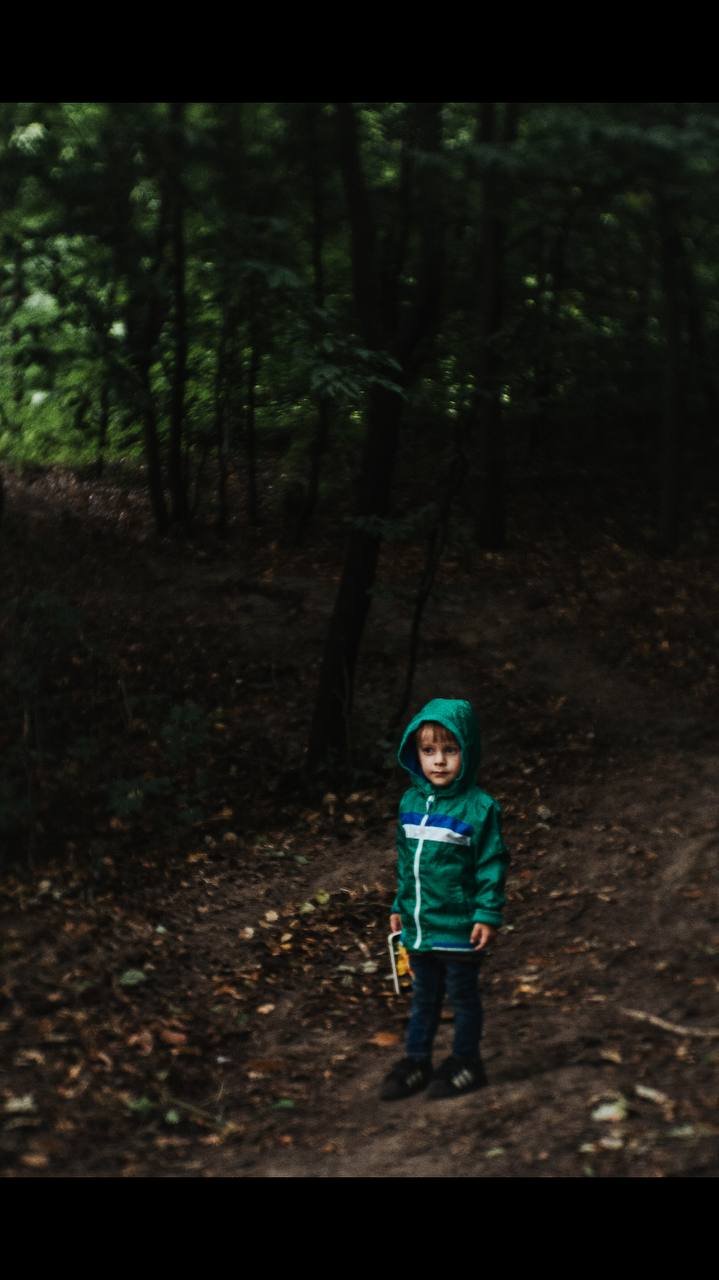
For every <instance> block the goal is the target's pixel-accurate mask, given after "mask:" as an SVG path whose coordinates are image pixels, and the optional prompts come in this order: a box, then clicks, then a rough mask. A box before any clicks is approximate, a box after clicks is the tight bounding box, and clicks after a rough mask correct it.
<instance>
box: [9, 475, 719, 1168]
mask: <svg viewBox="0 0 719 1280" xmlns="http://www.w3.org/2000/svg"><path fill="white" fill-rule="evenodd" d="M7 487H8V511H7V514H6V519H5V524H4V527H3V550H2V557H3V569H2V572H3V591H4V595H5V596H6V598H7V597H8V596H9V597H12V596H15V597H17V596H22V595H23V593H25V592H27V591H30V590H32V591H35V592H37V591H41V590H46V591H52V592H55V593H60V594H61V595H62V597H63V598H64V599H66V600H67V601H69V602H70V604H71V605H72V607H73V608H75V609H76V610H78V611H79V614H80V615H81V618H82V628H81V634H82V642H81V643H78V644H76V645H74V647H73V645H70V646H69V648H68V650H67V652H66V653H65V655H64V656H62V657H61V658H53V661H54V662H55V666H54V667H53V668H52V672H51V676H52V679H50V676H48V678H47V680H46V686H45V690H44V693H43V695H42V696H43V697H44V698H45V701H46V703H47V707H48V710H47V712H46V718H47V724H48V737H49V738H50V739H51V738H52V733H51V730H52V723H53V722H52V714H51V706H52V705H55V706H56V707H57V706H59V705H60V703H59V702H58V700H62V699H63V698H65V699H69V700H70V701H69V703H68V704H67V705H68V706H71V707H72V708H74V711H73V715H74V716H75V717H76V719H77V722H78V724H80V722H82V725H81V727H82V728H83V734H84V738H83V741H85V742H86V743H87V742H90V744H91V746H90V748H88V747H87V746H85V747H84V748H82V749H81V748H77V750H76V749H75V747H73V745H72V741H70V740H68V742H69V745H68V747H67V750H66V751H64V755H63V752H61V751H60V750H59V748H58V749H57V751H56V755H55V757H52V741H49V744H48V745H47V747H46V751H47V753H48V754H47V757H46V762H45V773H44V774H43V771H42V768H41V767H40V765H37V767H36V769H35V775H34V776H35V788H36V791H35V799H34V813H33V819H34V833H33V835H32V840H31V843H30V845H29V850H28V852H25V853H21V857H20V861H19V862H16V863H15V864H14V865H6V867H5V871H4V874H3V883H2V887H1V890H0V891H1V894H2V898H1V901H0V916H1V918H0V924H1V926H2V947H3V954H2V972H1V974H0V983H2V985H1V986H0V994H1V995H2V997H3V1004H2V1006H0V1044H2V1055H1V1058H0V1161H1V1162H2V1171H3V1173H4V1175H5V1176H6V1177H15V1178H25V1177H46V1178H57V1177H138V1176H149V1177H244V1178H247V1177H252V1178H268V1177H269V1178H272V1177H290V1178H292V1177H303V1178H304V1177H322V1178H353V1177H354V1178H356V1177H370V1178H374V1177H408V1176H409V1177H438V1176H440V1177H444V1176H448V1177H514V1178H516V1177H542V1178H552V1177H586V1176H590V1177H591V1176H595V1177H600V1178H607V1177H631V1178H636V1177H667V1176H670V1177H691V1176H716V1175H717V1173H719V1143H718V1138H719V1109H718V1106H717V1104H718V1102H719V1089H718V1087H717V1077H718V1074H719V1072H718V1067H719V1015H718V1013H717V989H718V987H719V982H718V981H717V965H716V957H717V955H719V902H718V900H717V888H716V851H717V776H719V734H718V733H717V716H716V694H717V665H716V662H717V659H716V652H717V639H719V581H718V579H717V574H716V556H715V554H710V551H709V549H708V547H707V544H706V543H701V542H700V541H698V540H695V541H693V542H691V543H690V544H689V545H688V547H687V548H686V549H684V550H683V551H682V552H681V554H680V555H678V556H676V557H672V558H665V559H660V558H657V557H655V556H653V555H652V554H651V553H650V552H649V551H648V550H646V549H643V548H641V547H637V546H636V545H630V540H629V539H628V538H625V539H623V538H622V536H621V531H620V533H619V534H618V533H617V530H616V529H612V528H610V527H608V526H607V525H606V524H604V525H602V522H601V521H599V522H597V521H596V520H595V519H594V518H593V513H591V512H587V515H586V519H584V518H583V516H582V512H581V507H582V501H581V495H580V497H579V498H577V496H576V495H574V494H569V495H567V496H566V497H565V498H563V499H562V501H561V502H560V501H559V500H557V503H556V504H555V506H554V510H555V512H556V513H557V514H556V521H555V524H554V525H553V526H552V527H551V528H547V521H546V519H545V516H544V514H543V512H542V510H541V507H540V506H537V507H536V508H535V507H533V506H532V503H533V502H535V501H537V499H535V498H533V497H532V496H531V495H525V498H524V499H523V501H524V503H525V506H524V508H523V509H519V508H518V509H517V515H516V525H517V528H516V529H514V530H513V537H512V541H511V545H510V546H509V548H508V550H507V551H506V552H503V553H501V554H500V553H482V552H476V551H472V550H471V549H468V548H467V547H464V546H459V547H455V546H453V545H450V547H449V550H448V552H447V555H446V557H445V560H444V562H443V566H442V572H441V574H440V577H439V579H438V582H437V585H436V588H435V591H434V594H433V596H432V599H431V601H430V604H429V607H428V610H427V615H426V619H425V623H424V627H423V636H422V648H421V653H420V664H419V667H418V671H417V678H416V681H415V688H414V692H413V698H412V710H414V709H415V708H416V707H418V706H419V705H421V704H422V702H423V701H425V700H426V699H427V698H428V697H431V696H466V697H469V698H470V699H471V700H472V701H473V702H474V703H475V705H476V706H477V708H478V710H479V713H480V718H481V721H482V724H483V728H484V733H485V743H484V764H483V772H482V784H483V786H484V787H485V789H486V790H488V791H489V792H490V793H492V794H493V795H495V796H496V797H497V798H498V800H499V801H500V802H501V804H502V807H503V812H504V832H505V839H506V842H507V844H508V847H509V849H510V853H511V858H512V861H511V867H510V874H509V880H508V905H507V911H506V926H505V928H504V929H503V930H502V932H501V933H500V934H499V936H498V937H497V939H496V940H495V942H494V944H493V947H492V953H491V955H489V956H487V958H486V959H485V961H484V963H483V969H482V981H483V992H484V1004H485V1016H486V1030H485V1039H484V1057H485V1061H486V1067H487V1073H488V1077H489V1085H488V1087H487V1088H486V1089H483V1090H481V1091H479V1092H476V1093H473V1094H469V1095H466V1096H465V1097H463V1098H460V1099H454V1100H449V1101H447V1100H442V1101H431V1100H429V1099H427V1098H426V1097H425V1096H423V1095H419V1096H417V1097H415V1098H413V1099H410V1100H408V1101H404V1102H396V1103H383V1102H381V1101H380V1100H379V1098H378V1090H379V1086H380V1082H381V1080H382V1077H383V1076H384V1074H385V1072H386V1071H387V1069H388V1067H389V1066H390V1065H391V1063H392V1062H393V1061H394V1060H395V1059H396V1058H397V1057H399V1056H402V1052H403V1050H402V1039H403V1028H404V1024H405V1020H406V1016H407V1009H408V1002H409V997H408V993H407V990H406V989H405V990H403V992H402V994H401V995H400V996H396V995H395V994H394V991H393V988H392V984H391V981H390V976H389V965H388V958H387V950H386V934H387V929H388V919H387V916H388V907H389V904H390V902H391V900H392V895H393V890H394V882H393V873H394V854H393V837H394V827H395V813H396V804H397V800H398V797H399V794H400V792H401V789H402V787H403V785H404V784H403V779H402V777H401V776H400V771H399V770H398V769H396V768H393V767H392V762H391V758H392V752H393V745H392V740H391V739H392V735H391V734H390V735H389V736H388V730H387V721H388V720H389V719H390V713H391V711H392V709H393V707H394V705H395V703H396V699H397V697H398V696H399V688H400V686H401V681H402V676H403V672H404V666H405V662H406V646H407V632H408V618H409V613H408V607H409V604H410V601H411V593H412V587H413V582H414V581H415V578H416V575H417V573H418V570H419V568H420V565H421V558H422V549H421V548H420V547H416V546H412V545H405V544H393V545H392V546H391V547H389V548H388V550H387V551H386V552H385V554H384V556H383V559H382V565H381V573H380V588H379V589H378V590H377V592H376V593H375V599H374V602H373V610H372V615H371V620H370V625H369V627H368V632H367V636H366V639H365V642H364V645H363V650H362V657H361V672H360V680H359V687H358V691H357V717H356V718H357V722H358V725H359V726H360V727H359V730H358V740H357V743H356V745H355V764H356V776H355V781H354V783H353V785H352V789H351V790H348V791H347V792H346V793H334V792H329V791H325V792H324V794H322V793H318V794H317V795H316V796H308V795H306V794H303V793H302V790H301V788H300V786H299V784H298V781H297V769H298V766H299V764H300V762H301V752H302V745H303V741H304V738H305V736H306V732H307V724H308V718H309V714H310V710H311V705H312V697H313V692H314V686H315V683H316V677H317V672H318V667H319V659H320V656H321V645H322V640H323V635H324V630H325V626H326V621H327V616H328V611H329V609H330V607H331V603H332V599H333V593H334V590H335V586H336V581H337V576H338V574H339V569H340V557H341V549H339V544H336V545H334V544H330V543H327V544H322V545H319V544H312V545H311V546H308V548H307V549H305V550H289V549H286V548H283V547H281V546H279V545H278V544H277V543H276V542H270V541H268V540H267V539H266V538H264V537H263V536H262V535H261V534H255V535H250V534H248V533H247V532H246V531H245V532H243V533H242V534H239V533H237V534H236V535H233V539H231V540H230V542H229V543H228V544H227V545H220V544H219V543H216V542H214V541H213V540H212V538H211V537H210V536H209V535H207V536H205V537H203V538H198V539H196V540H195V541H194V542H193V544H192V545H191V547H190V548H183V547H182V546H180V545H178V544H176V543H173V542H171V541H165V542H163V543H159V542H157V540H155V539H154V538H153V537H152V536H151V534H150V533H149V531H148V530H147V528H146V513H145V506H144V498H143V497H142V494H141V493H140V492H139V491H135V490H133V489H132V487H131V486H125V487H122V486H119V485H113V484H112V483H111V482H110V481H106V482H103V483H99V482H97V481H95V482H93V481H89V480H87V481H80V480H77V479H75V478H74V477H72V476H71V475H70V474H69V473H48V474H47V475H46V476H43V477H40V478H38V479H36V480H35V482H34V483H33V484H28V483H23V482H21V481H20V480H19V479H17V480H15V481H11V482H9V483H8V486H7ZM518 501H519V500H518ZM520 516H521V520H520ZM533 520H534V526H533V524H532V521H533ZM562 521H564V523H562ZM520 525H521V528H522V532H521V533H520V532H519V529H520ZM540 529H541V532H542V536H541V539H540V536H539V534H540ZM7 625H8V626H9V625H10V624H9V623H8V624H7ZM53 699H54V700H55V703H53ZM188 704H190V705H191V707H200V708H201V710H202V714H203V717H204V719H203V720H202V725H201V726H199V722H197V721H192V716H191V715H190V720H189V721H187V720H185V721H182V720H181V718H180V719H179V720H178V718H177V715H176V716H175V719H174V720H173V719H172V714H170V715H169V719H168V715H167V708H168V707H169V708H170V712H172V708H173V707H178V706H180V707H182V706H184V707H185V708H186V707H187V705H188ZM17 705H18V707H20V706H21V703H20V702H18V704H17ZM63 705H65V704H63ZM4 714H5V719H4V720H3V722H2V725H1V726H0V727H1V728H2V729H3V732H4V735H5V738H6V739H9V737H10V734H11V732H12V726H11V724H10V721H11V716H12V715H14V714H15V712H14V711H12V709H8V707H6V711H5V713H4ZM17 714H20V712H18V713H17ZM63 715H66V712H63ZM163 717H164V719H163ZM163 724H164V726H165V727H164V729H163ZM168 724H170V725H172V724H174V725H175V730H176V732H175V738H174V739H173V737H172V730H171V729H168V728H167V725H168ZM178 724H184V725H185V729H184V730H182V729H178V728H177V726H178ZM188 724H189V725H190V728H189V729H188V728H187V725H188ZM191 730H192V732H191ZM58 732H59V731H58ZM163 733H164V737H163ZM192 733H194V734H195V735H196V739H193V737H192ZM183 734H184V736H183ZM203 735H205V736H204V737H203ZM58 740H59V739H58ZM73 741H74V740H73ZM173 743H174V746H173ZM188 743H189V747H188ZM193 743H194V745H193ZM92 744H95V745H94V747H93V746H92ZM173 750H174V755H173ZM83 751H84V754H83ZM73 753H74V754H73ZM51 757H52V759H55V760H56V761H60V760H61V759H63V758H64V763H63V765H62V768H60V765H59V764H56V767H55V768H54V769H51V768H50V766H49V765H48V763H47V761H48V760H49V759H50V758H51ZM168 758H170V760H171V763H170V764H169V765H168ZM41 763H42V762H41ZM200 766H202V768H201V767H200ZM133 770H134V774H135V775H136V776H137V779H139V780H140V781H137V780H136V782H135V783H134V784H132V785H131V783H132V780H130V783H128V788H129V789H128V790H127V792H126V794H125V797H124V802H123V803H119V802H118V800H117V794H118V793H117V791H112V780H113V779H115V780H116V779H117V778H118V777H119V778H123V777H129V775H131V774H133ZM168 770H169V777H170V783H169V788H168V783H167V777H168ZM153 779H154V780H155V782H156V783H157V785H156V786H155V787H154V789H153V786H152V783H153ZM158 779H162V780H163V781H162V783H161V784H160V783H159V782H158ZM143 780H144V781H143ZM143 788H144V790H143ZM108 795H109V796H111V797H112V796H114V797H115V799H114V801H113V802H112V803H110V802H109V801H108ZM198 795H199V797H200V802H199V807H198V805H197V803H196V802H197V797H198ZM113 805H114V808H113ZM450 1037H451V1023H450V1022H449V1021H443V1022H442V1024H441V1026H440V1032H439V1037H438V1041H439V1043H438V1047H437V1052H438V1056H443V1055H444V1053H446V1052H448V1051H449V1044H450Z"/></svg>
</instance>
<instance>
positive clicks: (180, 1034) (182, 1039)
mask: <svg viewBox="0 0 719 1280" xmlns="http://www.w3.org/2000/svg"><path fill="white" fill-rule="evenodd" d="M159 1035H160V1039H161V1040H162V1042H163V1044H187V1036H186V1035H185V1033H184V1031H173V1030H172V1029H171V1028H170V1027H162V1028H161V1029H160V1032H159Z"/></svg>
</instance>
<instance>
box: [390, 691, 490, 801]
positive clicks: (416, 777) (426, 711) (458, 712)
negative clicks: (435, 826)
mask: <svg viewBox="0 0 719 1280" xmlns="http://www.w3.org/2000/svg"><path fill="white" fill-rule="evenodd" d="M426 720H435V721H436V722H437V724H441V725H443V726H444V728H445V729H449V732H450V733H453V734H454V736H455V738H456V739H457V741H458V743H459V745H460V747H461V749H462V769H461V771H460V774H459V777H458V778H455V780H454V782H452V783H450V785H449V786H448V787H442V788H441V791H442V795H443V796H454V795H457V794H458V793H459V792H460V791H464V790H465V789H466V788H467V787H471V786H473V785H474V783H475V782H476V779H477V770H478V768H479V761H480V755H481V740H480V735H479V721H478V719H477V717H476V715H475V713H474V708H473V706H472V704H471V702H467V700H466V698H433V699H432V701H431V702H428V703H426V704H425V706H423V707H422V710H421V711H418V712H417V715H416V716H415V717H414V719H413V720H410V722H409V724H408V725H407V728H406V729H405V731H404V734H403V735H402V742H401V744H400V748H399V752H398V753H397V759H398V760H399V762H400V764H401V765H402V768H403V769H406V770H407V772H408V773H409V774H410V776H411V778H412V781H413V783H414V784H415V786H418V787H419V788H420V789H421V790H422V791H426V792H430V791H432V790H433V788H432V785H431V783H430V782H429V780H428V779H427V778H425V776H424V774H423V773H422V766H421V765H420V763H419V757H418V755H417V745H416V742H415V738H414V735H415V733H416V731H417V729H419V727H420V725H421V724H424V722H425V721H426Z"/></svg>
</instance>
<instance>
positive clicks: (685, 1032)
mask: <svg viewBox="0 0 719 1280" xmlns="http://www.w3.org/2000/svg"><path fill="white" fill-rule="evenodd" d="M619 1012H620V1013H625V1014H626V1015H627V1017H628V1018H637V1019H638V1021H639V1022H651V1024H652V1026H653V1027H661V1029H662V1031H672V1032H673V1033H674V1035H675V1036H698V1037H699V1038H700V1039H702V1040H716V1039H717V1038H718V1037H719V1029H718V1028H716V1027H708V1028H706V1030H705V1029H703V1028H702V1027H681V1026H679V1023H677V1022H667V1021H666V1019H665V1018H658V1017H657V1016H656V1014H654V1013H642V1011H641V1009H620V1010H619Z"/></svg>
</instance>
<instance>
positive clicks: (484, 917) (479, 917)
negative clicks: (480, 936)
mask: <svg viewBox="0 0 719 1280" xmlns="http://www.w3.org/2000/svg"><path fill="white" fill-rule="evenodd" d="M472 924H491V925H492V926H493V927H494V928H495V929H500V928H501V927H502V915H501V912H499V911H482V910H478V911H475V913H474V915H473V916H472Z"/></svg>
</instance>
